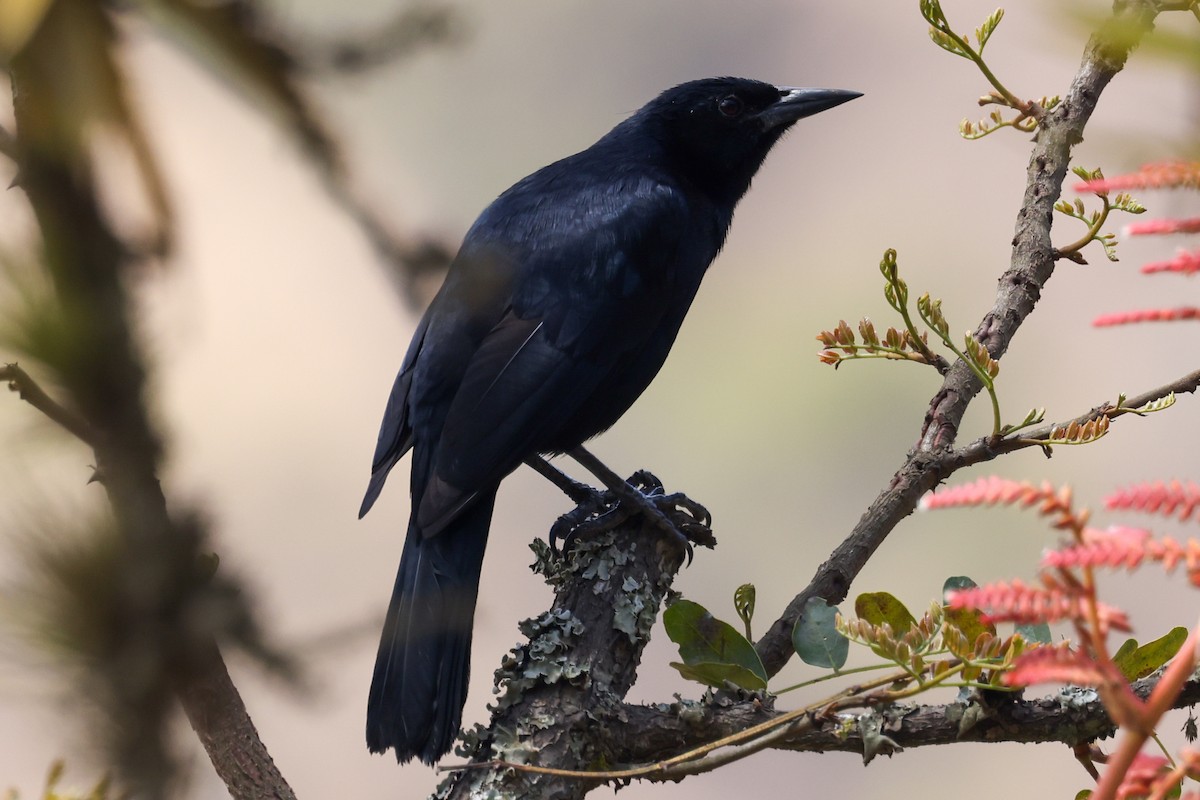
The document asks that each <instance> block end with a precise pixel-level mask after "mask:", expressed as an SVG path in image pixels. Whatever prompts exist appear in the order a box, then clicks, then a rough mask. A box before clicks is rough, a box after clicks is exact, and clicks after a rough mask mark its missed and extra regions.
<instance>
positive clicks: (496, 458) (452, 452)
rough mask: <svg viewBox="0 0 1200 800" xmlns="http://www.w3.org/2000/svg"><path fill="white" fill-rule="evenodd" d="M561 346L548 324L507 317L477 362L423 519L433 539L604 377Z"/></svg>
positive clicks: (452, 421)
mask: <svg viewBox="0 0 1200 800" xmlns="http://www.w3.org/2000/svg"><path fill="white" fill-rule="evenodd" d="M604 374H605V373H604V370H603V364H587V363H584V362H581V361H580V360H578V359H577V358H575V357H573V356H572V355H570V354H569V353H567V352H565V351H564V350H562V349H561V348H559V347H558V346H556V345H555V344H554V343H553V342H552V341H551V340H550V339H549V338H548V337H547V336H546V335H545V324H544V322H543V321H542V320H536V319H534V320H528V319H522V318H520V317H518V316H517V315H516V314H515V313H512V312H510V313H509V314H507V315H506V316H505V317H504V319H502V320H501V321H500V323H499V324H498V325H497V326H496V327H495V328H493V329H492V331H491V332H490V333H489V334H488V335H487V337H485V338H484V340H483V342H482V343H481V345H480V346H479V349H478V350H477V351H476V352H475V354H474V356H473V357H472V359H471V363H470V366H469V367H468V368H467V372H466V374H465V375H464V376H463V380H462V383H461V384H460V385H459V387H458V391H457V392H456V393H455V396H454V400H453V401H452V403H451V405H450V409H449V411H448V412H447V414H446V420H445V425H444V426H443V427H442V434H441V437H440V439H439V440H438V442H437V445H436V448H435V450H434V455H433V459H432V470H431V474H430V476H429V479H428V481H427V482H426V484H425V487H424V491H423V493H422V496H421V501H420V504H419V506H418V508H417V513H416V517H415V520H416V524H417V527H418V528H420V529H421V531H422V532H424V534H425V535H426V536H433V535H435V534H437V533H438V532H439V531H441V530H442V528H444V527H445V526H446V524H447V523H449V522H450V521H451V520H452V519H454V518H455V517H456V516H457V515H458V514H459V513H460V512H461V511H462V510H463V509H464V508H465V507H466V506H467V505H469V504H470V502H471V501H472V500H473V498H474V497H475V494H476V493H477V492H478V491H480V490H482V489H485V488H487V487H490V486H494V485H495V484H496V483H497V482H498V481H499V480H500V479H501V478H503V477H504V476H505V475H507V474H508V473H509V472H511V471H512V470H513V469H514V468H516V467H517V466H518V465H519V464H520V463H521V461H522V460H523V459H524V458H525V457H526V456H528V455H531V454H532V453H533V452H534V449H535V448H536V443H537V441H538V440H539V439H540V438H541V437H542V436H543V435H544V434H545V432H546V431H548V430H551V431H552V430H554V429H555V428H556V427H557V426H559V425H561V424H562V422H563V420H564V419H565V418H567V417H569V416H570V414H571V413H573V411H574V410H575V409H576V408H578V407H579V405H580V404H581V403H582V402H583V400H584V399H585V398H586V397H587V396H588V395H589V394H590V393H591V391H592V390H593V389H594V388H595V385H596V384H597V383H598V382H599V381H601V380H602V379H603V377H604Z"/></svg>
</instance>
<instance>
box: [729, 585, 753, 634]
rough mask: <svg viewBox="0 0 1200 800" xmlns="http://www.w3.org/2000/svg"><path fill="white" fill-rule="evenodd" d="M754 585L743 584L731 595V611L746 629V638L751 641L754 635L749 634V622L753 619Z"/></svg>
mask: <svg viewBox="0 0 1200 800" xmlns="http://www.w3.org/2000/svg"><path fill="white" fill-rule="evenodd" d="M754 598H755V591H754V584H753V583H743V584H742V585H741V586H739V587H738V588H737V591H735V592H734V593H733V609H734V611H736V612H737V615H738V616H739V617H740V618H741V620H742V625H744V626H745V627H746V638H747V639H753V638H754V634H752V633H751V632H750V622H751V620H753V619H754Z"/></svg>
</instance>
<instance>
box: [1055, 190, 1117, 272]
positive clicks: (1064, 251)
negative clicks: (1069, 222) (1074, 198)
mask: <svg viewBox="0 0 1200 800" xmlns="http://www.w3.org/2000/svg"><path fill="white" fill-rule="evenodd" d="M1100 199H1101V200H1103V201H1104V206H1103V207H1102V208H1101V209H1100V214H1099V216H1097V217H1096V221H1095V222H1093V223H1092V224H1091V225H1089V226H1088V230H1087V233H1085V234H1084V235H1083V238H1082V239H1080V240H1079V241H1077V242H1072V243H1071V244H1069V245H1067V246H1066V247H1060V248H1058V254H1059V256H1060V257H1061V256H1067V255H1070V254H1072V253H1077V252H1079V251H1080V250H1082V249H1083V248H1084V247H1086V246H1087V244H1088V243H1089V242H1091V241H1092V240H1093V239H1095V238H1096V234H1097V233H1099V232H1100V229H1101V228H1102V227H1104V223H1105V222H1106V221H1107V220H1108V212H1110V211H1112V205H1110V204H1109V202H1108V198H1107V197H1105V196H1103V195H1102V196H1100ZM1071 216H1072V217H1075V219H1078V220H1082V219H1083V217H1081V216H1079V215H1078V214H1071Z"/></svg>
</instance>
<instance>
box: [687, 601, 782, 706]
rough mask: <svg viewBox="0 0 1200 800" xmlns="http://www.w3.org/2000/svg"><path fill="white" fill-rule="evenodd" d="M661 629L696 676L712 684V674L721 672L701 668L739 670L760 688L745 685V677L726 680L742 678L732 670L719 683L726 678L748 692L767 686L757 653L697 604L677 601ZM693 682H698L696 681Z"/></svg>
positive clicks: (749, 683) (736, 633)
mask: <svg viewBox="0 0 1200 800" xmlns="http://www.w3.org/2000/svg"><path fill="white" fill-rule="evenodd" d="M663 626H664V627H665V628H666V629H667V636H669V637H670V638H671V641H672V642H675V644H677V645H678V646H679V655H680V657H681V658H682V659H683V661H684V664H685V665H686V666H688V667H692V668H693V669H694V670H700V672H699V673H698V674H703V675H706V676H709V678H711V679H714V680H715V679H716V676H715V673H716V672H719V671H720V670H714V668H712V667H709V666H704V667H703V668H702V667H701V665H716V666H718V667H728V668H732V667H737V668H738V670H744V671H746V672H749V673H750V674H752V675H753V676H755V677H756V678H757V684H761V685H757V684H755V682H754V681H748V680H747V679H745V678H744V676H743V677H742V678H740V679H734V678H733V677H729V676H730V675H740V674H741V673H740V672H739V671H738V670H734V669H726V670H724V674H723V676H722V677H721V679H720V680H722V681H723V680H725V679H726V678H728V679H729V680H733V682H734V683H736V684H737V685H739V686H744V687H745V688H747V689H752V688H762V687H764V686H766V685H767V670H766V668H765V667H763V664H762V660H761V659H760V658H759V657H758V653H756V652H755V651H754V645H752V644H751V643H750V641H749V640H748V639H747V638H746V637H745V636H742V634H740V633H738V631H737V629H736V628H734V627H733V626H732V625H730V624H729V623H727V622H722V621H721V620H719V619H717V618H716V617H714V616H713V615H712V614H710V613H708V610H707V609H705V608H704V606H702V605H700V604H699V603H693V602H692V601H690V600H676V601H675V602H674V603H672V604H671V606H670V607H669V608H668V609H667V610H666V611H665V612H663ZM681 672H682V670H681ZM695 679H696V680H699V678H695ZM701 682H702V683H708V684H709V685H710V686H713V685H717V686H719V685H723V684H722V683H716V684H714V683H711V682H710V681H709V680H703V681H701ZM751 684H755V685H751Z"/></svg>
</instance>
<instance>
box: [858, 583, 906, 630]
mask: <svg viewBox="0 0 1200 800" xmlns="http://www.w3.org/2000/svg"><path fill="white" fill-rule="evenodd" d="M854 613H855V614H856V615H857V616H858V618H859V619H865V620H866V621H867V622H869V623H871V624H872V625H876V626H878V625H882V624H883V623H885V622H886V623H887V624H888V625H891V626H892V631H893V632H894V633H895V634H896V635H897V636H903V635H904V634H906V633H908V629H909V628H910V627H912V626H913V625H916V624H917V620H916V618H915V617H913V615H912V613H911V612H910V611H909V610H908V609H907V608H905V607H904V603H901V602H900V601H899V600H897V599H896V598H895V597H893V596H892V595H890V594H888V593H887V592H866V593H864V594H860V595H859V596H858V598H857V599H856V600H855V601H854Z"/></svg>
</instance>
